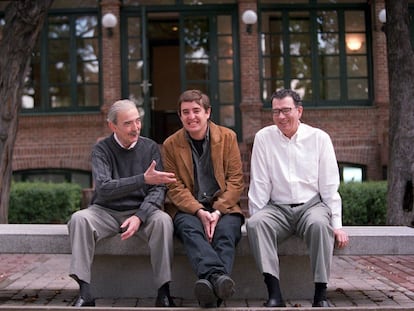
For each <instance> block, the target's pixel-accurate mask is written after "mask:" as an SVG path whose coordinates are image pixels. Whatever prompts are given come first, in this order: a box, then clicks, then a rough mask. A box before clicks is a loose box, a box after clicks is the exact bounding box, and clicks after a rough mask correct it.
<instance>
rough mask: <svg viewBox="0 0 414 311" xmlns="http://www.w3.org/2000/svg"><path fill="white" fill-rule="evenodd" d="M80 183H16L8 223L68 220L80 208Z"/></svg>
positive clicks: (44, 222) (40, 222) (11, 194)
mask: <svg viewBox="0 0 414 311" xmlns="http://www.w3.org/2000/svg"><path fill="white" fill-rule="evenodd" d="M81 195H82V193H81V186H80V185H78V184H72V183H45V182H13V183H12V185H11V191H10V204H9V223H21V224H48V223H49V224H50V223H54V224H58V223H66V222H67V221H68V219H69V217H70V215H71V214H72V213H73V212H74V211H76V210H78V209H79V207H80V202H81Z"/></svg>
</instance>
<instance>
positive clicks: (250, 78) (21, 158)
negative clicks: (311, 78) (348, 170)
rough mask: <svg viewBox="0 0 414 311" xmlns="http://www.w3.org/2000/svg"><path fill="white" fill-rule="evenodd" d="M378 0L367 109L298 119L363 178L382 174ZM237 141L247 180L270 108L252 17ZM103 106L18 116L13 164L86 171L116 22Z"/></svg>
mask: <svg viewBox="0 0 414 311" xmlns="http://www.w3.org/2000/svg"><path fill="white" fill-rule="evenodd" d="M238 5H239V16H241V15H242V13H243V12H244V11H245V10H246V9H252V10H254V11H257V5H256V1H253V0H239V1H238ZM382 8H384V3H383V1H375V2H373V4H372V10H373V12H372V16H373V25H372V27H371V30H372V39H373V51H374V52H373V53H374V54H373V68H374V72H373V83H374V86H373V89H374V101H375V104H374V105H373V106H371V107H366V108H355V107H349V108H340V109H336V108H335V109H333V108H323V109H316V108H305V110H304V113H303V121H304V122H305V123H308V124H310V125H314V126H317V127H320V128H322V129H324V130H326V131H327V132H328V133H329V134H330V135H331V137H332V140H333V143H334V146H335V149H336V154H337V158H338V161H339V162H348V163H354V164H359V165H366V167H367V179H369V180H378V179H381V178H382V177H383V166H386V165H387V158H388V141H387V137H388V106H389V92H388V72H387V66H386V63H387V62H386V42H385V35H384V33H383V32H382V31H381V23H380V22H379V21H378V19H377V16H378V12H379V11H380V10H381V9H382ZM101 9H102V15H103V14H105V13H106V12H112V13H113V14H115V16H117V18H118V21H119V16H120V2H119V1H118V0H103V1H101ZM239 27H240V33H239V41H240V42H239V46H240V47H242V48H241V49H240V51H239V52H240V72H241V77H240V80H241V91H242V94H241V95H242V96H241V103H240V109H241V112H242V124H241V127H242V142H241V143H240V147H241V150H242V153H243V160H244V162H245V165H244V169H245V172H246V182H247V181H248V172H249V160H250V157H249V150H250V147H251V144H252V141H253V138H254V135H255V133H256V132H257V131H258V130H259V129H260V128H262V127H263V126H265V125H268V124H270V123H271V122H272V121H271V115H270V113H269V112H266V111H264V110H263V109H262V106H263V105H262V102H261V100H260V84H259V83H260V80H259V52H258V46H257V42H258V40H257V36H258V33H257V24H256V25H253V31H252V33H251V34H248V33H246V32H245V25H244V24H243V23H242V21H240V24H239ZM102 35H103V39H102V64H103V66H102V70H103V81H102V83H103V105H102V109H101V113H95V114H94V113H88V114H67V115H39V116H26V115H22V116H20V121H19V131H18V136H17V141H16V145H15V149H14V155H13V170H27V169H50V168H62V169H79V170H87V171H89V170H90V150H91V147H92V145H93V144H94V142H95V141H96V140H97V138H98V137H102V136H104V135H106V134H108V129H107V126H106V121H105V117H106V115H105V114H106V111H107V107H108V106H109V105H110V104H111V103H113V102H114V101H115V100H117V99H119V98H120V96H121V54H120V38H121V36H120V26H119V22H118V24H117V26H116V27H115V29H114V30H113V35H112V36H111V37H109V36H108V35H107V33H106V29H103V32H102Z"/></svg>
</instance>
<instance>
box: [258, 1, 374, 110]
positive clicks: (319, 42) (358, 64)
mask: <svg viewBox="0 0 414 311" xmlns="http://www.w3.org/2000/svg"><path fill="white" fill-rule="evenodd" d="M370 20H371V16H370V10H369V6H368V4H366V3H361V4H347V5H346V4H340V5H331V4H316V3H312V4H302V5H296V6H292V5H270V4H269V5H267V4H263V5H261V6H260V24H259V27H260V33H259V40H260V41H259V46H260V60H261V62H260V79H261V82H262V83H261V85H262V89H261V99H262V101H263V102H264V103H265V106H270V102H269V101H270V97H271V94H272V93H273V92H274V91H275V90H277V89H281V88H292V89H295V90H296V91H298V93H299V94H300V95H301V96H302V98H303V102H304V105H305V106H308V107H343V106H371V105H372V103H373V83H372V55H371V54H372V53H371V33H370V26H369V25H371V22H370Z"/></svg>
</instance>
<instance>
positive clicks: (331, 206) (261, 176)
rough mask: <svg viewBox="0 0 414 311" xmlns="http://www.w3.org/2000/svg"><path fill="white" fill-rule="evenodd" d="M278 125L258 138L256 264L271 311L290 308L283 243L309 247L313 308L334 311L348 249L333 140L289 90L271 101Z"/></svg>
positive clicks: (253, 223) (253, 186)
mask: <svg viewBox="0 0 414 311" xmlns="http://www.w3.org/2000/svg"><path fill="white" fill-rule="evenodd" d="M271 102H272V114H273V121H274V123H275V125H271V126H267V127H265V128H263V129H261V130H260V131H258V132H257V134H256V136H255V140H254V145H253V151H252V159H251V174H250V187H249V210H250V215H251V217H250V218H249V220H248V222H247V233H248V237H249V242H250V246H251V248H252V251H253V254H254V257H255V260H256V264H257V266H258V268H259V270H260V272H261V273H262V274H263V276H264V282H265V284H266V286H267V290H268V295H269V298H268V300H267V301H266V302H265V303H264V306H266V307H284V306H285V302H284V300H283V298H282V294H281V291H280V286H279V259H278V243H280V242H282V241H284V240H286V239H287V238H288V237H290V236H291V235H297V236H299V237H300V238H302V239H303V240H304V241H305V242H306V244H307V247H308V250H309V254H310V259H311V265H312V271H313V279H314V282H315V295H314V299H313V304H312V306H313V307H329V304H328V301H327V297H326V288H327V283H328V280H329V274H330V265H331V260H332V254H333V248H334V243H335V241H336V247H338V248H342V247H345V246H346V245H347V244H348V241H349V239H348V235H347V234H346V232H344V231H343V230H342V229H341V228H342V219H341V217H342V216H341V214H342V204H341V197H340V195H339V193H338V187H339V171H338V164H337V161H336V156H335V151H334V148H333V145H332V142H331V139H330V137H329V135H328V134H327V133H325V132H324V131H322V130H320V129H317V128H314V127H311V126H309V125H306V124H303V123H301V122H300V118H301V116H302V112H303V106H302V100H301V98H300V96H299V95H298V94H297V93H296V92H294V91H292V90H289V89H282V90H279V91H277V92H275V93H274V94H273V95H272V98H271Z"/></svg>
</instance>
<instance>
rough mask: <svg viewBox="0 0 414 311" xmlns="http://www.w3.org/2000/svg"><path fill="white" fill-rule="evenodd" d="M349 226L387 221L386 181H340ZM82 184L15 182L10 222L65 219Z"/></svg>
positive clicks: (77, 199)
mask: <svg viewBox="0 0 414 311" xmlns="http://www.w3.org/2000/svg"><path fill="white" fill-rule="evenodd" d="M339 193H340V194H341V197H342V222H343V225H346V226H363V225H385V223H386V215H387V182H386V181H379V182H363V183H341V185H340V187H339ZM80 204H81V187H80V186H79V185H78V184H72V183H60V184H56V183H43V182H15V183H12V187H11V192H10V205H9V223H27V224H29V223H33V224H34V223H66V222H67V220H68V219H69V217H70V215H71V214H72V213H73V212H74V211H76V210H78V209H79V208H80Z"/></svg>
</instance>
